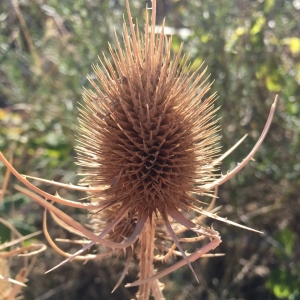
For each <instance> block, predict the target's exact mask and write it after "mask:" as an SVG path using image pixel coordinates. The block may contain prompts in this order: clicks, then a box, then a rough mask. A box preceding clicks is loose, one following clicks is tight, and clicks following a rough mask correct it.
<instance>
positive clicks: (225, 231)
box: [0, 0, 300, 300]
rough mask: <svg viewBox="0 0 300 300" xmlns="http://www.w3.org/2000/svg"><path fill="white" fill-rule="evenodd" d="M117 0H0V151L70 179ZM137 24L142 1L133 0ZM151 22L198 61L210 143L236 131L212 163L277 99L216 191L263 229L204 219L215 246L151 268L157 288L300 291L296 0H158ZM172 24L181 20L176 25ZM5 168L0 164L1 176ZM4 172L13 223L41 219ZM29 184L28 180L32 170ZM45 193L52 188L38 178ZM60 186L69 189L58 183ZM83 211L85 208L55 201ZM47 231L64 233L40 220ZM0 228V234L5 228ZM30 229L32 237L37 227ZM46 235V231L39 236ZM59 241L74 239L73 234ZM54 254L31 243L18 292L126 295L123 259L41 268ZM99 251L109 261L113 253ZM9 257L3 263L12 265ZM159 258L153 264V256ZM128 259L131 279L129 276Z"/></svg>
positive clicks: (286, 294)
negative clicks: (35, 251)
mask: <svg viewBox="0 0 300 300" xmlns="http://www.w3.org/2000/svg"><path fill="white" fill-rule="evenodd" d="M124 2H125V1H124V0H97V1H96V0H86V1H84V0H72V1H71V0H63V1H61V0H47V1H46V0H20V1H18V0H11V1H10V0H2V1H0V151H2V152H3V153H4V155H5V156H6V157H9V156H10V155H13V158H14V162H13V164H14V166H15V168H16V169H17V170H18V171H19V172H20V173H23V174H28V175H32V176H38V177H42V178H47V179H53V180H56V181H61V182H66V183H67V182H72V183H76V182H78V180H79V179H80V177H77V176H76V173H77V171H78V169H77V166H76V165H75V164H74V161H75V159H74V158H75V156H76V153H75V152H74V146H75V145H76V127H77V125H78V122H77V116H78V110H77V107H78V106H79V104H80V103H82V99H81V92H82V87H83V86H84V87H89V83H88V82H87V79H86V75H87V73H90V74H91V73H92V70H91V64H92V63H97V62H98V58H97V57H98V55H100V56H101V55H102V52H103V53H105V54H106V55H108V56H109V54H108V46H107V42H108V41H109V42H110V43H112V45H115V39H114V29H116V31H117V33H118V34H119V33H120V32H121V28H122V22H123V13H125V3H124ZM130 2H131V7H132V14H133V16H134V17H137V18H138V20H139V24H143V20H144V18H145V12H144V10H145V7H146V4H147V3H148V6H149V7H151V2H150V1H145V0H132V1H130ZM158 2H159V3H158V23H161V22H162V20H163V18H164V17H166V23H167V26H170V27H172V28H173V29H175V31H174V37H173V51H174V52H176V51H177V50H178V48H179V45H180V43H181V42H182V41H183V42H184V44H185V46H184V49H185V52H189V53H190V58H191V61H195V62H196V64H195V65H196V66H197V65H199V64H200V63H202V62H203V61H205V64H207V66H208V74H211V76H210V78H211V80H215V82H214V84H213V88H212V91H213V92H214V91H217V92H218V95H219V98H218V100H217V104H218V105H221V109H220V110H219V112H218V114H219V116H220V117H222V118H221V120H220V124H221V126H222V131H221V134H222V140H221V144H222V148H223V150H226V149H228V148H230V146H231V145H233V144H234V143H235V142H236V141H237V140H238V139H240V138H241V137H242V136H243V135H244V134H246V133H248V134H249V137H248V138H247V139H246V141H245V142H244V143H243V144H242V146H240V147H239V148H238V150H236V151H235V152H234V153H233V154H232V155H230V157H228V158H226V159H225V161H224V162H223V164H222V171H223V173H225V172H226V171H227V170H228V169H230V168H233V167H234V166H235V164H236V163H237V162H239V161H241V160H242V159H243V158H244V157H245V156H246V155H247V153H249V151H250V150H251V149H252V147H253V145H254V143H255V142H256V140H257V138H258V136H259V134H260V132H261V131H262V129H263V126H264V123H265V121H266V119H267V116H268V111H269V109H270V106H271V103H272V101H273V100H274V97H275V95H276V94H279V103H278V107H277V111H276V114H275V118H274V121H273V124H272V126H271V129H270V132H269V134H268V136H267V138H266V140H265V142H264V143H263V145H262V147H261V148H260V150H259V152H258V153H257V154H256V156H255V161H251V162H250V163H249V164H248V165H247V167H246V168H245V169H244V170H243V171H242V172H240V173H239V174H238V175H237V176H235V178H233V179H231V180H230V181H229V182H227V183H226V184H224V185H223V186H222V187H221V188H220V191H219V199H218V205H222V210H221V212H220V214H221V215H222V216H224V217H228V218H229V219H231V220H233V221H236V222H239V223H241V224H245V225H246V226H250V227H253V228H256V229H258V230H262V231H264V232H265V235H259V234H255V233H252V232H248V231H245V230H242V229H239V228H234V227H230V226H227V225H224V224H220V223H218V222H216V221H214V222H212V221H211V220H207V225H213V227H214V228H215V229H216V230H218V231H220V233H221V236H222V240H223V243H222V244H221V246H220V247H219V248H217V249H216V252H222V253H225V254H226V255H225V256H224V257H219V258H212V259H200V260H198V261H197V262H195V263H194V268H195V270H196V272H197V274H198V276H199V278H200V281H201V283H200V284H197V282H196V281H195V279H194V278H193V275H192V273H191V272H190V270H189V268H188V267H184V268H181V269H180V270H178V271H176V272H174V273H173V274H171V275H169V276H167V277H165V278H163V280H162V281H163V282H164V283H165V285H166V287H165V294H166V297H167V299H183V300H184V299H264V300H266V299H289V300H292V299H294V300H295V299H300V284H299V282H300V242H299V237H300V222H299V220H300V188H299V187H300V136H299V132H300V118H299V116H300V99H299V95H300V1H299V0H294V1H291V0H277V1H275V0H260V1H255V0H252V1H250V0H249V1H246V0H235V1H230V0H223V1H219V0H206V1H202V0H160V1H158ZM183 29H184V30H183ZM4 173H5V169H4V168H3V167H2V168H1V170H0V182H2V180H3V176H4ZM14 183H16V180H15V179H14V178H12V179H11V180H10V183H9V187H8V192H7V194H6V196H5V198H4V200H3V201H2V203H1V206H0V216H1V217H3V218H5V219H6V220H9V221H10V222H11V223H12V224H14V226H15V227H16V228H17V229H19V230H20V231H21V232H22V233H23V234H27V233H30V232H33V231H35V230H37V229H41V227H42V224H41V221H42V211H43V210H42V209H41V208H40V207H39V206H38V205H37V204H35V203H33V202H32V201H31V200H30V199H27V198H26V197H25V196H23V195H22V194H19V193H17V192H16V191H15V190H14V189H13V184H14ZM37 184H38V183H37ZM39 185H40V186H42V187H43V188H44V189H46V190H47V191H48V192H51V193H55V188H53V187H49V186H45V185H41V184H39ZM59 193H60V195H61V196H63V197H66V198H69V199H78V197H79V196H80V197H81V196H82V195H78V193H69V192H68V191H64V190H61V189H59ZM65 211H67V212H68V213H69V214H70V215H72V216H73V217H74V218H75V219H76V220H80V221H82V222H83V223H84V222H85V221H86V219H87V217H86V215H85V212H83V211H79V210H78V211H77V210H74V209H65ZM49 227H50V233H51V235H52V236H54V237H68V236H69V234H68V233H66V232H64V231H63V230H61V229H60V228H59V227H58V226H57V225H56V224H55V223H54V222H51V221H50V220H49ZM0 229H1V231H0V232H1V234H0V239H1V241H5V240H7V239H8V238H9V234H10V233H9V231H7V230H6V229H4V228H2V227H1V228H0ZM40 239H43V237H40ZM45 243H46V242H45ZM64 249H66V250H68V251H70V252H72V251H73V252H74V249H73V248H72V246H69V247H68V246H65V248H64ZM61 260H62V257H60V256H59V255H58V254H56V253H55V252H54V251H53V250H52V249H48V250H47V251H46V252H44V253H42V254H40V256H39V259H38V262H37V263H36V265H35V268H34V269H33V271H32V272H31V275H30V277H29V282H28V288H26V289H24V297H25V299H36V300H44V299H73V300H74V299H91V300H92V299H130V297H132V295H134V293H135V290H134V289H132V290H130V289H125V288H124V287H120V288H119V289H118V290H117V291H116V292H115V293H114V294H111V290H112V288H113V286H114V285H115V283H116V281H117V279H118V276H119V274H120V271H121V270H122V259H121V260H114V259H113V260H112V259H106V260H103V261H101V262H99V261H98V262H88V263H87V264H84V265H83V264H82V263H78V262H72V263H68V264H67V265H65V266H63V267H61V268H60V269H59V270H56V271H54V272H52V273H50V274H47V275H44V272H45V271H46V270H48V269H50V268H51V267H53V266H54V265H55V264H56V263H58V262H60V261H61ZM112 264H114V265H113V266H112ZM17 267H18V259H14V260H13V261H12V262H11V268H12V272H14V268H17ZM158 267H159V268H160V266H158ZM137 272H138V270H137V267H136V266H134V265H133V266H132V268H131V272H130V276H129V277H127V278H126V280H125V282H131V281H132V280H134V278H135V276H136V275H137Z"/></svg>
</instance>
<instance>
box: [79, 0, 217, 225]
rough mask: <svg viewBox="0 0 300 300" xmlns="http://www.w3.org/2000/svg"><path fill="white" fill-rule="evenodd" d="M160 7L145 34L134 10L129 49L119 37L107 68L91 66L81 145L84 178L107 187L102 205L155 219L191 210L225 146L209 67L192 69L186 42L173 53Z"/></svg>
mask: <svg viewBox="0 0 300 300" xmlns="http://www.w3.org/2000/svg"><path fill="white" fill-rule="evenodd" d="M153 4H154V5H155V3H153ZM127 8H128V3H127ZM155 9H156V8H155V7H153V8H152V20H151V26H149V24H148V18H147V20H146V24H145V34H144V36H143V37H142V34H141V33H140V31H139V29H138V28H137V29H136V30H135V29H134V25H133V23H132V20H131V15H130V10H129V8H128V9H127V11H128V15H129V25H130V32H128V31H127V27H126V24H124V26H123V48H122V46H121V43H120V42H119V39H118V37H117V36H116V44H117V49H116V50H114V49H113V48H112V47H110V53H111V57H112V61H113V62H112V63H111V62H110V61H109V60H108V59H107V58H106V57H104V59H103V61H101V67H99V66H93V69H94V71H95V75H96V77H97V82H95V81H94V80H93V79H92V78H91V77H89V80H90V82H91V84H92V86H93V88H94V89H93V90H85V92H84V94H83V98H84V101H85V103H86V106H85V107H84V108H83V109H82V110H81V120H80V122H81V126H80V137H79V143H80V145H79V146H78V147H77V151H78V161H79V164H80V165H81V166H82V168H83V174H84V175H85V183H88V184H90V185H91V186H106V187H107V188H106V189H105V190H104V191H103V192H101V194H100V193H99V197H101V199H104V201H103V203H105V204H104V205H103V208H108V207H110V206H114V205H116V204H120V205H121V206H122V207H128V210H129V211H130V214H132V215H135V214H137V215H138V216H141V215H144V214H146V215H147V216H148V217H149V218H150V219H151V218H152V215H153V213H155V214H161V215H163V216H165V217H166V218H167V216H168V212H169V211H171V210H173V209H176V210H179V209H183V210H188V209H189V208H190V203H191V201H195V199H194V198H192V197H191V196H192V194H193V193H203V192H204V190H203V189H201V187H200V186H201V185H204V184H206V183H209V182H211V181H212V180H214V176H213V173H214V171H215V164H214V163H213V162H214V161H215V159H216V155H217V154H218V152H219V148H218V146H217V144H216V143H217V141H218V140H219V136H218V135H217V130H218V127H217V125H216V121H215V120H214V114H215V112H216V109H215V108H214V100H215V95H212V96H209V97H207V98H205V96H206V93H207V92H208V90H209V89H210V84H209V83H207V82H206V80H203V77H204V73H205V71H203V72H201V73H200V74H199V72H198V71H199V69H197V70H196V71H194V72H193V71H192V70H193V67H192V66H191V65H190V64H188V57H187V56H182V55H181V48H180V50H179V52H178V53H177V54H175V55H172V53H171V43H172V38H171V37H166V35H165V34H164V25H162V27H161V31H160V33H158V34H155ZM149 28H150V30H149ZM94 197H95V199H96V198H97V194H96V195H94Z"/></svg>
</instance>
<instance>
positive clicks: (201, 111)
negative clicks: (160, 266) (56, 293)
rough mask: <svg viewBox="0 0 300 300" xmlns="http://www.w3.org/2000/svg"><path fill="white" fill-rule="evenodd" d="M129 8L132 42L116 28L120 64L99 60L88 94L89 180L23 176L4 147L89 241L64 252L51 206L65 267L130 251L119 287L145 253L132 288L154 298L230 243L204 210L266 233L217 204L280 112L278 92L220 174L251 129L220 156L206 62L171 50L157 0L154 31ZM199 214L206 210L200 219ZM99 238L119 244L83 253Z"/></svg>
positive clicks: (58, 217)
mask: <svg viewBox="0 0 300 300" xmlns="http://www.w3.org/2000/svg"><path fill="white" fill-rule="evenodd" d="M126 7H127V14H128V21H129V28H130V30H129V31H128V29H127V25H126V22H125V21H124V25H123V46H122V45H121V42H120V41H119V38H118V37H117V34H116V45H117V47H116V49H113V48H112V47H111V46H109V48H110V53H111V57H112V62H111V61H110V60H109V59H107V58H106V57H104V58H103V60H102V61H100V62H101V67H99V66H97V65H95V66H93V69H94V71H95V74H96V77H97V81H98V83H97V82H95V81H94V80H93V79H92V78H91V77H89V80H90V82H91V85H92V86H93V90H85V91H84V94H83V98H84V101H85V105H84V106H83V107H82V108H80V112H81V119H80V127H79V146H78V147H77V153H78V164H79V165H80V166H81V167H82V170H83V172H82V174H81V175H84V176H85V178H84V179H83V180H82V181H81V186H74V185H67V184H62V183H57V182H52V181H47V180H42V179H39V178H33V177H29V176H22V175H20V174H19V173H18V172H17V171H16V170H15V169H14V168H13V167H12V166H11V164H9V162H8V161H7V160H6V159H5V158H4V156H3V155H2V154H0V159H1V160H2V161H3V163H4V164H5V165H6V166H7V168H8V169H9V170H10V171H11V172H12V173H13V174H14V175H15V176H16V177H17V178H18V179H19V180H20V181H21V182H22V183H23V184H25V185H26V186H27V187H28V188H29V189H31V190H32V191H33V192H35V193H33V192H31V191H29V190H28V189H25V188H22V187H19V186H16V188H17V189H18V190H19V191H21V192H23V193H24V194H26V195H28V196H29V197H31V198H32V199H33V200H35V201H36V202H38V203H39V204H41V205H42V206H43V207H45V209H46V211H47V210H48V211H49V212H50V213H51V215H52V217H53V218H54V219H55V221H56V222H57V223H58V224H59V225H61V226H62V227H64V228H65V229H67V230H69V231H70V232H72V233H74V234H77V235H79V236H80V237H82V239H81V240H80V241H78V242H79V243H85V244H86V246H84V247H83V248H82V249H81V250H79V251H77V252H76V253H75V254H69V253H66V252H64V251H62V250H61V249H60V248H59V247H58V246H57V245H56V243H55V242H54V241H53V240H52V238H51V237H50V235H49V233H48V230H47V225H46V212H45V215H44V216H45V217H44V232H45V234H46V237H47V239H48V241H49V243H50V244H51V246H53V247H54V248H55V249H56V250H57V251H58V252H59V253H61V254H62V255H64V256H65V257H67V259H66V260H65V261H63V262H62V263H61V264H60V265H62V264H64V263H66V262H67V261H70V260H72V259H81V260H88V259H97V258H98V259H99V258H102V257H104V256H108V255H112V254H116V255H119V254H120V253H122V251H123V252H124V253H125V254H126V255H127V260H126V264H125V269H124V271H123V273H122V275H121V278H120V280H119V281H118V283H117V285H116V287H117V286H118V285H119V284H120V283H121V281H122V280H123V278H124V277H125V274H126V273H127V271H128V268H129V265H130V261H131V259H132V258H133V256H134V254H137V256H138V258H139V268H140V272H139V280H138V281H136V282H134V283H131V284H128V285H127V287H129V286H136V285H139V291H138V294H137V297H138V299H148V298H149V296H150V293H151V292H152V295H153V297H154V298H155V299H163V294H162V288H163V287H162V285H161V284H160V283H159V282H158V279H159V278H161V277H162V276H164V275H166V274H168V273H170V272H172V271H174V270H176V269H178V268H180V267H182V266H184V265H185V264H188V265H189V267H190V269H191V270H192V272H193V273H194V275H195V277H196V278H197V276H196V274H195V272H194V270H193V267H192V265H191V262H193V261H195V260H196V259H198V258H200V257H204V256H213V255H212V254H209V253H208V252H209V251H211V250H213V249H215V248H216V247H217V246H218V245H219V244H220V243H221V238H220V235H219V233H218V232H217V231H215V230H213V229H212V228H207V227H205V226H203V225H200V224H199V223H200V222H201V221H202V220H203V218H205V217H210V218H213V219H216V220H219V221H222V222H225V223H227V224H233V225H236V226H239V227H241V228H245V229H249V230H253V231H256V230H254V229H251V228H248V227H245V226H242V225H239V224H236V223H234V222H231V221H229V220H226V219H224V218H222V217H220V216H218V215H216V214H215V213H214V212H215V211H213V210H212V209H213V206H214V202H215V199H216V189H217V187H218V186H219V185H221V184H223V183H224V182H226V181H227V180H229V179H230V178H231V177H232V176H234V175H235V174H236V173H238V172H239V171H240V170H241V169H242V168H243V167H244V166H245V165H246V164H247V163H248V162H249V161H250V160H251V159H252V158H253V156H254V155H255V153H256V152H257V150H258V149H259V147H260V145H261V144H262V142H263V139H264V138H265V136H266V134H267V132H268V129H269V127H270V124H271V121H272V118H273V114H274V111H275V106H276V99H275V101H274V103H273V105H272V107H271V110H270V114H269V117H268V120H267V122H266V125H265V128H264V129H263V131H262V134H261V136H260V137H259V139H258V141H257V143H256V145H255V146H254V148H253V149H252V151H251V152H250V153H249V154H248V156H247V157H246V158H245V159H244V160H243V161H242V163H240V164H238V165H237V166H236V167H235V168H234V169H233V170H231V171H229V172H228V173H227V174H226V175H219V174H218V173H217V171H218V165H219V164H220V162H221V161H222V160H223V159H224V157H226V156H227V155H228V154H230V153H231V152H232V151H233V150H234V149H235V148H236V147H237V146H238V145H239V144H240V143H241V142H242V140H243V139H244V138H245V137H244V138H242V139H241V140H240V141H239V142H238V143H237V144H236V145H234V146H233V147H232V148H231V149H230V150H228V151H227V152H226V153H224V154H223V155H221V156H220V155H219V152H220V148H219V147H218V141H219V139H220V136H219V135H218V130H219V127H218V125H217V120H215V118H214V116H215V113H216V110H217V108H215V107H214V101H215V99H216V97H215V94H213V95H211V96H209V97H207V98H205V95H206V93H207V92H208V91H209V89H210V87H211V84H210V83H207V80H203V76H204V74H205V70H204V71H202V72H200V73H199V70H200V68H201V67H199V68H198V69H197V70H196V71H192V70H193V68H192V65H190V64H189V63H188V56H185V55H182V46H181V47H180V50H179V51H178V53H177V54H175V55H172V54H171V44H172V37H167V36H166V35H165V34H164V24H163V25H162V26H161V29H160V31H159V33H155V31H156V1H155V0H153V1H152V15H151V23H150V24H149V20H148V13H147V14H146V22H145V33H144V34H142V33H141V31H140V30H139V29H138V28H135V26H134V24H133V22H132V17H131V12H130V8H129V3H128V0H126ZM98 84H100V87H99V86H98ZM28 178H31V179H37V180H40V181H43V182H45V183H51V184H53V185H56V186H59V187H65V188H68V189H73V190H77V191H85V192H87V193H88V198H89V201H86V202H82V201H81V202H76V201H70V200H66V199H63V198H61V197H60V196H59V195H58V194H57V195H55V196H53V195H51V194H49V193H46V192H44V191H43V190H41V189H39V188H38V187H36V186H34V185H33V184H31V183H30V182H29V181H28V180H27V179H28ZM214 193H215V194H214ZM37 194H39V195H40V196H42V197H43V198H42V197H40V196H38V195H37ZM195 195H209V196H211V197H212V202H211V203H210V205H209V206H208V208H207V209H203V208H201V206H200V205H204V204H203V203H202V202H200V201H199V200H197V198H196V197H195ZM49 201H51V202H49ZM53 202H55V203H61V204H64V205H67V206H70V207H76V208H82V209H87V210H88V211H89V212H90V213H91V216H92V228H93V231H90V230H88V229H87V228H86V227H84V226H83V225H81V224H79V223H78V222H76V221H75V220H73V219H72V218H71V217H70V216H68V215H66V214H65V213H64V212H62V211H61V210H59V209H58V208H56V207H55V206H53V204H52V203H53ZM195 213H196V214H200V217H195V216H194V214H195ZM171 221H172V222H171ZM186 230H191V231H193V232H195V233H196V237H194V238H178V235H180V234H181V233H183V232H184V231H186ZM85 239H88V241H86V240H85ZM204 239H207V240H208V242H207V243H206V244H204V245H203V246H202V247H201V248H199V249H197V250H196V251H195V252H194V253H192V254H187V253H185V251H184V250H183V248H182V246H181V242H193V243H194V242H198V241H200V240H204ZM68 242H71V241H68ZM94 244H100V245H102V246H104V247H105V248H106V249H109V250H107V251H106V252H103V253H100V254H95V255H92V254H88V255H82V253H83V252H84V251H85V250H87V249H89V248H90V247H91V246H93V245H94ZM176 248H177V249H178V250H176ZM172 255H176V256H182V258H183V259H182V260H180V261H179V262H177V263H175V264H174V265H173V266H171V267H168V268H166V269H165V270H163V271H161V272H158V273H156V272H155V270H154V266H153V263H154V262H155V261H165V260H166V259H168V258H169V257H170V256H172ZM60 265H58V266H60ZM58 266H57V267H58ZM57 267H55V268H57Z"/></svg>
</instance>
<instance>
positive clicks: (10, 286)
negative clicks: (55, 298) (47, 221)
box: [0, 159, 47, 300]
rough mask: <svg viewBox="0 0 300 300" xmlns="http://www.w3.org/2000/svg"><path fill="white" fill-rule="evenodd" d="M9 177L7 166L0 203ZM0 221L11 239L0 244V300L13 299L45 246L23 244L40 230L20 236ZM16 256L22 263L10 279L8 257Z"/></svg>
mask: <svg viewBox="0 0 300 300" xmlns="http://www.w3.org/2000/svg"><path fill="white" fill-rule="evenodd" d="M10 163H12V159H11V160H10ZM9 178H10V170H9V168H8V169H7V171H6V173H5V176H4V180H3V183H2V188H1V189H0V203H1V201H2V200H3V198H4V195H5V193H6V190H7V185H8V182H9ZM0 223H1V224H3V225H4V226H6V227H7V228H9V229H10V231H11V234H12V239H11V240H10V241H7V242H5V243H2V244H0V300H13V299H15V297H16V296H18V294H19V293H20V292H21V288H22V287H26V284H24V282H25V281H26V280H27V277H28V275H29V273H30V272H31V270H32V268H33V266H34V264H35V262H36V259H37V254H39V253H41V252H43V251H45V250H46V249H47V247H46V245H44V244H40V243H39V244H33V243H32V244H30V245H28V244H27V245H25V243H24V241H25V240H28V239H30V238H32V237H34V236H36V235H38V234H40V233H41V232H42V231H38V232H34V233H30V234H28V235H26V236H22V235H21V233H20V232H19V231H18V230H17V229H16V228H15V227H14V226H13V225H12V224H11V223H10V222H8V221H7V220H5V219H3V218H0ZM19 243H21V244H22V246H21V247H18V248H14V249H12V248H11V247H13V246H15V245H17V244H19ZM7 249H9V250H7ZM16 256H19V257H23V258H24V265H23V267H22V268H20V269H19V271H18V274H17V275H16V278H15V279H12V278H11V275H10V266H9V261H8V258H11V257H16ZM29 257H31V261H29Z"/></svg>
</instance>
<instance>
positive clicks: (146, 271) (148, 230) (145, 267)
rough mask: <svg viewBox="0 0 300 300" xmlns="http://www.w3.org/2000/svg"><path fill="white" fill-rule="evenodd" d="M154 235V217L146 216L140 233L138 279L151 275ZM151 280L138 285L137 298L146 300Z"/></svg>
mask: <svg viewBox="0 0 300 300" xmlns="http://www.w3.org/2000/svg"><path fill="white" fill-rule="evenodd" d="M154 237H155V219H154V218H152V220H151V221H150V219H149V218H148V220H147V222H146V223H145V226H144V230H143V232H142V234H141V235H140V274H139V278H140V279H146V278H149V277H151V276H152V275H153V260H154ZM151 285H152V283H151V282H147V283H145V284H142V285H140V286H139V291H138V297H137V298H138V299H139V300H148V299H149V296H150V290H151Z"/></svg>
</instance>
